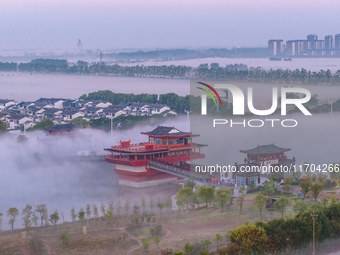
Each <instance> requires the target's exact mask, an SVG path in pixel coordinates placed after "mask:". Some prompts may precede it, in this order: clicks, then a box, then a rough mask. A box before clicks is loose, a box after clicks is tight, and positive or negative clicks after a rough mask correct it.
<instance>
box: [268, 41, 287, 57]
mask: <svg viewBox="0 0 340 255" xmlns="http://www.w3.org/2000/svg"><path fill="white" fill-rule="evenodd" d="M268 50H269V54H270V55H272V56H277V55H281V54H282V53H283V52H284V48H283V40H269V41H268Z"/></svg>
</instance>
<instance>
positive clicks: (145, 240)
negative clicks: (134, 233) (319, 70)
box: [141, 238, 150, 253]
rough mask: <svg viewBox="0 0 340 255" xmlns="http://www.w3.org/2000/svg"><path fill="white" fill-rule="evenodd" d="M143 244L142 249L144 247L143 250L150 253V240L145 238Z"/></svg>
mask: <svg viewBox="0 0 340 255" xmlns="http://www.w3.org/2000/svg"><path fill="white" fill-rule="evenodd" d="M141 242H142V247H143V249H144V251H145V253H146V252H147V251H148V249H149V247H150V243H149V241H148V239H145V238H143V239H142V240H141Z"/></svg>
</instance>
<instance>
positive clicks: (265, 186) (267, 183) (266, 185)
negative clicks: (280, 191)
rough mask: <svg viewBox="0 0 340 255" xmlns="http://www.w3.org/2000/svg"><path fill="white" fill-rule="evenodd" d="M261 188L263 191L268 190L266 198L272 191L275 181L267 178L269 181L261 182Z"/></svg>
mask: <svg viewBox="0 0 340 255" xmlns="http://www.w3.org/2000/svg"><path fill="white" fill-rule="evenodd" d="M262 190H263V191H265V192H268V198H270V197H271V194H272V193H273V192H274V190H275V181H274V180H272V179H271V180H269V181H265V182H264V183H263V187H262Z"/></svg>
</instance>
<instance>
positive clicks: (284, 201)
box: [274, 197, 290, 218]
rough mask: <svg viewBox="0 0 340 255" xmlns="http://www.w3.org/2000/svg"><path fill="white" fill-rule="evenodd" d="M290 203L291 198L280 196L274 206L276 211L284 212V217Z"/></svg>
mask: <svg viewBox="0 0 340 255" xmlns="http://www.w3.org/2000/svg"><path fill="white" fill-rule="evenodd" d="M289 204H290V201H289V199H288V198H285V197H280V198H279V199H278V200H276V201H275V202H274V208H275V210H276V211H278V212H280V213H281V214H282V218H283V213H284V212H285V210H286V208H287V206H288V205H289Z"/></svg>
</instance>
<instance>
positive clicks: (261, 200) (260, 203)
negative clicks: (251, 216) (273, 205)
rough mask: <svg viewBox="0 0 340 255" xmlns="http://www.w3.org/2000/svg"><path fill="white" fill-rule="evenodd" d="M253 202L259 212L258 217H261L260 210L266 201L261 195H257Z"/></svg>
mask: <svg viewBox="0 0 340 255" xmlns="http://www.w3.org/2000/svg"><path fill="white" fill-rule="evenodd" d="M253 201H254V205H255V206H256V208H257V209H259V211H260V216H262V209H263V207H264V206H265V205H266V203H267V201H268V199H267V198H266V197H265V196H264V195H263V194H257V195H256V196H255V197H254V199H253Z"/></svg>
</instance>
